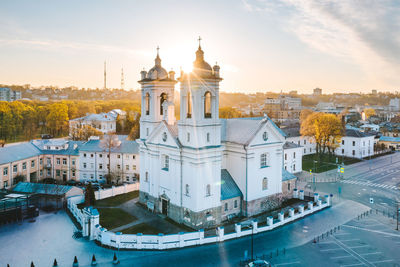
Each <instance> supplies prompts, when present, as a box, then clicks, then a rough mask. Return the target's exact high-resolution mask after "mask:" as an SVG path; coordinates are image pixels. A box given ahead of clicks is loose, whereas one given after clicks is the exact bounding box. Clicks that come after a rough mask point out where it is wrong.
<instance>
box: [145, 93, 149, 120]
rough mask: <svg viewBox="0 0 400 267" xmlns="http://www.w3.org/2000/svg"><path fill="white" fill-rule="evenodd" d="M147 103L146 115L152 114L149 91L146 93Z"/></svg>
mask: <svg viewBox="0 0 400 267" xmlns="http://www.w3.org/2000/svg"><path fill="white" fill-rule="evenodd" d="M145 104H146V115H149V114H150V94H149V93H146V97H145Z"/></svg>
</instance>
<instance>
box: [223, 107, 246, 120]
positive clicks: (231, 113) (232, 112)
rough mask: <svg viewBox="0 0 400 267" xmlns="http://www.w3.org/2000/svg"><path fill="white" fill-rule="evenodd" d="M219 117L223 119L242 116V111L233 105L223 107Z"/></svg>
mask: <svg viewBox="0 0 400 267" xmlns="http://www.w3.org/2000/svg"><path fill="white" fill-rule="evenodd" d="M219 117H220V118H221V119H230V118H240V117H242V113H240V111H238V110H237V109H235V108H232V107H223V108H220V109H219Z"/></svg>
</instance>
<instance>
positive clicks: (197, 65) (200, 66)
mask: <svg viewBox="0 0 400 267" xmlns="http://www.w3.org/2000/svg"><path fill="white" fill-rule="evenodd" d="M193 71H194V72H195V73H196V74H198V75H200V76H211V75H212V68H211V66H210V64H208V63H207V62H206V61H205V60H204V52H203V50H202V49H201V46H200V45H199V49H197V51H196V60H195V61H194V62H193Z"/></svg>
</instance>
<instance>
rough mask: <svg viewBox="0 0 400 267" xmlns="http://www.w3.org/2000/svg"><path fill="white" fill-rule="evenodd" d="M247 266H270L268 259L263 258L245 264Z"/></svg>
mask: <svg viewBox="0 0 400 267" xmlns="http://www.w3.org/2000/svg"><path fill="white" fill-rule="evenodd" d="M247 266H249V267H268V266H270V264H269V262H268V261H265V260H255V261H252V262H250V263H249V264H247Z"/></svg>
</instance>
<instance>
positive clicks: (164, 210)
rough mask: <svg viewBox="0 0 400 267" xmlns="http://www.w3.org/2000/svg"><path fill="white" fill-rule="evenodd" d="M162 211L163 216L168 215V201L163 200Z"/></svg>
mask: <svg viewBox="0 0 400 267" xmlns="http://www.w3.org/2000/svg"><path fill="white" fill-rule="evenodd" d="M161 211H162V214H164V215H168V200H166V199H164V198H162V199H161Z"/></svg>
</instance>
